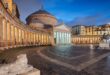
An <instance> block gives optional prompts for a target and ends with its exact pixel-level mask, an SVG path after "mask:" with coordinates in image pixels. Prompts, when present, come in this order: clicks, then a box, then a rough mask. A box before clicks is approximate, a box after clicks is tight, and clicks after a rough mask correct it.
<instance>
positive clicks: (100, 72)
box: [0, 46, 110, 75]
mask: <svg viewBox="0 0 110 75" xmlns="http://www.w3.org/2000/svg"><path fill="white" fill-rule="evenodd" d="M40 51H41V53H43V54H45V55H46V56H48V57H51V58H52V59H58V61H62V62H65V63H68V64H72V65H76V66H77V65H79V64H81V63H84V62H85V61H87V60H91V59H93V58H94V57H97V56H100V55H102V54H105V53H109V51H106V50H105V51H102V50H90V49H89V48H88V47H73V46H67V47H66V46H62V47H61V46H57V47H28V48H27V47H26V48H16V49H10V50H7V51H4V52H2V53H0V59H5V60H6V63H11V62H13V61H14V60H15V59H16V56H17V55H19V54H23V53H26V54H27V57H28V60H29V61H28V63H29V64H31V65H33V66H34V67H36V68H38V69H40V70H41V75H110V57H109V56H108V57H106V58H103V59H102V60H100V61H98V62H97V63H94V64H91V65H89V66H87V67H85V68H84V69H82V70H81V71H76V70H73V69H69V68H67V67H65V66H62V65H58V64H55V63H52V62H50V61H48V60H46V59H44V58H43V57H41V56H39V54H38V52H40Z"/></svg>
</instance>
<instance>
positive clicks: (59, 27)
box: [54, 24, 70, 32]
mask: <svg viewBox="0 0 110 75" xmlns="http://www.w3.org/2000/svg"><path fill="white" fill-rule="evenodd" d="M54 30H55V31H60V30H61V31H68V32H70V28H69V27H68V26H66V25H64V24H61V25H58V26H55V27H54Z"/></svg>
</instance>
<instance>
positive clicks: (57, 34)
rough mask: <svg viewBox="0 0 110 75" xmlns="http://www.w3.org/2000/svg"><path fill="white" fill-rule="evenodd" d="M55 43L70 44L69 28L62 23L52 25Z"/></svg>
mask: <svg viewBox="0 0 110 75" xmlns="http://www.w3.org/2000/svg"><path fill="white" fill-rule="evenodd" d="M54 41H55V44H57V45H59V44H61V45H62V44H71V29H70V28H69V27H67V26H66V25H65V24H64V23H63V24H60V25H57V26H55V27H54Z"/></svg>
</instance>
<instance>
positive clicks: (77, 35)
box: [72, 24, 110, 44]
mask: <svg viewBox="0 0 110 75" xmlns="http://www.w3.org/2000/svg"><path fill="white" fill-rule="evenodd" d="M104 34H105V35H110V24H105V25H100V26H84V25H76V26H73V27H72V42H73V43H74V44H98V43H100V42H101V38H102V36H103V35H104Z"/></svg>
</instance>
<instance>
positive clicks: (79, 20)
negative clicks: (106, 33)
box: [15, 0, 110, 25]
mask: <svg viewBox="0 0 110 75" xmlns="http://www.w3.org/2000/svg"><path fill="white" fill-rule="evenodd" d="M15 2H16V3H17V5H18V8H19V11H20V14H21V20H22V21H23V22H25V18H26V17H27V16H28V15H30V14H31V13H33V12H35V11H37V10H39V9H40V8H41V6H42V5H43V6H44V9H45V10H47V11H48V12H50V13H51V14H52V15H54V16H55V17H56V18H57V19H58V21H59V22H62V21H63V22H65V23H66V24H68V25H76V24H84V25H100V24H105V23H110V0H15Z"/></svg>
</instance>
